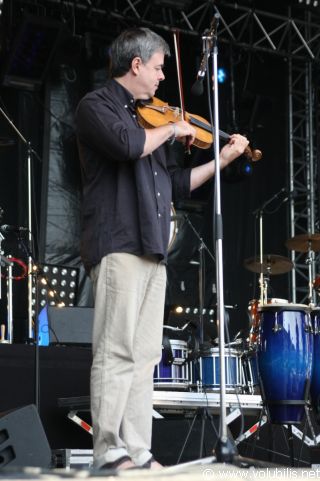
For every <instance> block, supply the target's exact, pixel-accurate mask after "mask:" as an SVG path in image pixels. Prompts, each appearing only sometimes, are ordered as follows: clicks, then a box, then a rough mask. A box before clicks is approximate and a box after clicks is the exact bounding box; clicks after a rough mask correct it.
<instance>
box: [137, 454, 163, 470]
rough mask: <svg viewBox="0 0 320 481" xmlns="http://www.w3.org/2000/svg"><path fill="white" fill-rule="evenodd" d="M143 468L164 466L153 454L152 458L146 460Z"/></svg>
mask: <svg viewBox="0 0 320 481" xmlns="http://www.w3.org/2000/svg"><path fill="white" fill-rule="evenodd" d="M141 468H145V469H161V468H163V466H162V464H160V463H158V461H156V460H155V459H154V457H153V456H151V458H150V459H149V460H148V461H147V462H145V463H144V464H143V465H142V466H141Z"/></svg>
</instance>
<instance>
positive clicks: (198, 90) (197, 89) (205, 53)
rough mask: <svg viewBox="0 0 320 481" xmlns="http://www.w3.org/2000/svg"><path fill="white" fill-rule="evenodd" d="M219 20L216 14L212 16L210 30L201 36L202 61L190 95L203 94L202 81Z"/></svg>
mask: <svg viewBox="0 0 320 481" xmlns="http://www.w3.org/2000/svg"><path fill="white" fill-rule="evenodd" d="M219 19H220V15H219V14H218V13H215V14H214V17H213V19H212V21H211V24H210V29H209V31H206V32H205V33H204V35H203V36H202V41H203V49H202V59H201V62H200V67H199V70H198V73H197V78H196V81H195V82H194V84H193V85H192V87H191V93H192V95H196V96H200V95H202V94H203V80H204V77H205V75H206V71H207V58H208V57H209V55H210V48H211V46H212V39H213V36H214V35H215V33H216V31H217V29H218V25H219ZM207 40H208V41H209V47H210V48H207V46H206V41H207Z"/></svg>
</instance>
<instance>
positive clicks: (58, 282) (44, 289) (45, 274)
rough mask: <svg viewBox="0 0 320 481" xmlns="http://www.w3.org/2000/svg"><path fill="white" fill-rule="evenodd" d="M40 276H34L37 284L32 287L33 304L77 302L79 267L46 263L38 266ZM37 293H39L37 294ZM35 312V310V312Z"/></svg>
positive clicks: (69, 304)
mask: <svg viewBox="0 0 320 481" xmlns="http://www.w3.org/2000/svg"><path fill="white" fill-rule="evenodd" d="M36 271H37V272H38V276H34V283H35V282H36V280H38V284H37V286H38V287H37V292H36V286H35V285H34V286H33V288H32V297H33V299H32V305H33V306H34V307H35V306H36V298H38V303H39V306H41V307H44V306H45V305H50V306H58V307H64V306H74V305H75V302H76V295H77V288H78V276H79V269H78V268H75V267H70V266H60V265H53V264H45V265H42V266H37V269H36ZM36 294H37V295H36ZM33 314H35V312H33Z"/></svg>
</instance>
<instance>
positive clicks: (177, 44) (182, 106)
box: [173, 30, 191, 154]
mask: <svg viewBox="0 0 320 481" xmlns="http://www.w3.org/2000/svg"><path fill="white" fill-rule="evenodd" d="M173 42H174V52H175V58H176V66H177V77H178V87H179V97H180V111H181V119H182V120H186V110H185V104H184V95H183V86H182V70H181V56H180V34H179V31H178V30H174V31H173ZM186 152H187V153H188V154H190V153H191V152H190V140H189V138H188V137H187V138H186Z"/></svg>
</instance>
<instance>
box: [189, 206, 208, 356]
mask: <svg viewBox="0 0 320 481" xmlns="http://www.w3.org/2000/svg"><path fill="white" fill-rule="evenodd" d="M183 217H184V219H185V220H186V222H187V223H188V225H189V227H190V228H191V230H192V231H193V233H194V234H195V236H196V237H197V239H198V240H199V248H198V251H199V274H198V275H199V311H200V314H199V325H200V347H201V346H203V343H204V325H203V309H204V294H205V286H204V277H205V273H204V252H203V251H204V250H206V252H207V253H208V254H209V256H210V257H211V259H212V260H213V262H215V258H214V255H213V254H212V253H211V251H210V249H209V248H208V246H207V245H206V243H205V242H204V240H203V239H202V237H201V236H200V234H199V232H198V231H197V229H196V228H195V227H194V225H193V224H192V222H191V220H190V219H189V216H188V215H187V214H184V216H183Z"/></svg>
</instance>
